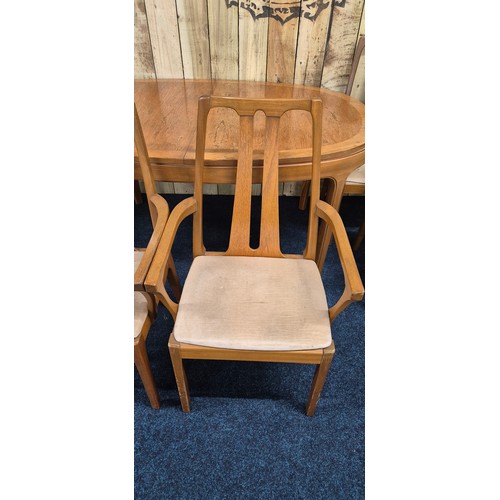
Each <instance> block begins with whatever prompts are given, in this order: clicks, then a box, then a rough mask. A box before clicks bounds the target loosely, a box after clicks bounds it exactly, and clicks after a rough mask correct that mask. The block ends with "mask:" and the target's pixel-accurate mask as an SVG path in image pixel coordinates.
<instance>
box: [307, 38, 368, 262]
mask: <svg viewBox="0 0 500 500" xmlns="http://www.w3.org/2000/svg"><path fill="white" fill-rule="evenodd" d="M364 51H365V35H360V37H359V40H358V44H357V45H356V49H355V50H354V55H353V60H352V66H351V73H350V74H349V80H348V82H347V87H346V91H345V93H346V95H349V96H350V95H351V92H352V87H353V85H354V80H355V78H356V72H357V70H358V66H359V61H360V59H361V56H362V55H363V52H364ZM310 186H311V182H310V181H304V183H303V184H302V190H301V193H300V199H299V208H300V209H301V210H305V209H306V207H307V198H308V196H309V190H310ZM329 189H334V185H333V181H331V180H329V179H328V180H326V182H325V185H324V191H325V193H326V191H328V190H329ZM364 194H365V166H364V165H362V166H361V167H359V168H357V169H356V170H355V171H354V172H352V174H351V175H349V177H348V178H347V180H346V183H345V185H344V191H343V196H345V195H364ZM325 196H327V195H326V194H325ZM364 235H365V222H364V220H363V222H362V223H361V226H360V228H359V230H358V232H357V234H356V236H355V238H354V242H353V244H352V248H353V250H354V252H356V251H357V250H358V248H359V247H360V245H361V242H362V241H363V238H364Z"/></svg>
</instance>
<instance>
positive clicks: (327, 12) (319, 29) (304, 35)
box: [294, 2, 333, 86]
mask: <svg viewBox="0 0 500 500" xmlns="http://www.w3.org/2000/svg"><path fill="white" fill-rule="evenodd" d="M332 5H333V2H328V6H327V7H326V8H325V9H324V10H323V11H322V12H321V13H320V14H319V15H318V17H317V18H316V19H315V20H314V21H312V22H311V21H310V20H309V19H305V18H304V17H301V18H300V25H299V37H298V40H297V57H296V60H295V77H294V82H295V83H297V84H301V85H312V86H319V85H320V84H322V81H321V75H322V72H323V62H324V58H325V48H326V43H327V40H328V30H329V27H330V20H331V17H332Z"/></svg>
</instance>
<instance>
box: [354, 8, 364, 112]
mask: <svg viewBox="0 0 500 500" xmlns="http://www.w3.org/2000/svg"><path fill="white" fill-rule="evenodd" d="M364 34H365V9H364V8H363V15H362V16H361V23H360V25H359V33H358V43H359V37H360V36H361V35H364ZM351 96H352V97H354V98H355V99H358V100H360V101H361V102H365V53H364V52H363V54H362V55H361V57H360V59H359V65H358V71H356V76H355V78H354V83H353V85H352V91H351Z"/></svg>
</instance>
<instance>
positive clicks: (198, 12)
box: [176, 0, 210, 78]
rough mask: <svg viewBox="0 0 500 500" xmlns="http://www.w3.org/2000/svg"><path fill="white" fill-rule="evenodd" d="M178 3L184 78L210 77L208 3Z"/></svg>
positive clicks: (184, 0)
mask: <svg viewBox="0 0 500 500" xmlns="http://www.w3.org/2000/svg"><path fill="white" fill-rule="evenodd" d="M176 5H177V16H178V23H179V38H180V41H181V50H182V65H183V68H184V78H210V45H209V44H208V43H207V40H208V20H207V4H206V2H205V1H204V2H200V1H199V0H182V1H177V2H176Z"/></svg>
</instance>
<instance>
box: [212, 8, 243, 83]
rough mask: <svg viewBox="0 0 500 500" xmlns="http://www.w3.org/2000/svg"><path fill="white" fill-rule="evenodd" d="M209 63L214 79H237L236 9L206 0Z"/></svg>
mask: <svg viewBox="0 0 500 500" xmlns="http://www.w3.org/2000/svg"><path fill="white" fill-rule="evenodd" d="M207 9H208V26H209V30H208V31H209V37H210V64H211V70H212V78H214V79H215V80H237V79H238V9H237V8H234V7H232V8H227V6H226V1H225V0H207Z"/></svg>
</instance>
